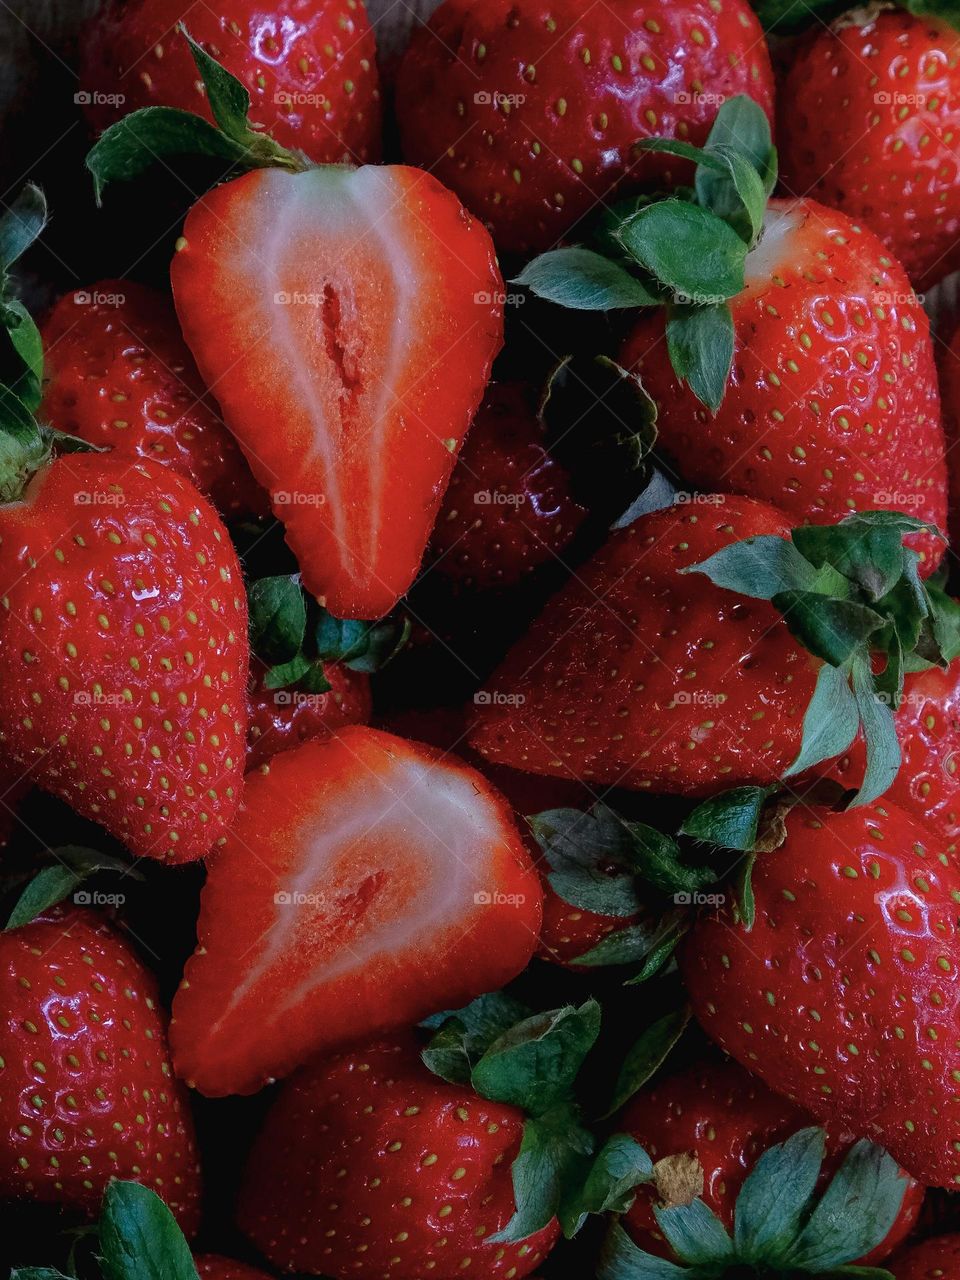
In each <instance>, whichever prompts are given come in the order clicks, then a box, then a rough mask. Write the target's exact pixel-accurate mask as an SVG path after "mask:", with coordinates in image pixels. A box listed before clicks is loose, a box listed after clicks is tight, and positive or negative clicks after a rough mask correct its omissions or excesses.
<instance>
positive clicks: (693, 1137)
mask: <svg viewBox="0 0 960 1280" xmlns="http://www.w3.org/2000/svg"><path fill="white" fill-rule="evenodd" d="M811 1123H812V1122H811V1120H810V1117H809V1116H808V1115H806V1114H805V1113H804V1112H803V1111H801V1110H800V1108H799V1107H795V1106H794V1105H793V1104H792V1103H790V1102H788V1101H786V1099H784V1098H781V1097H779V1096H778V1095H777V1094H775V1093H772V1092H771V1091H770V1090H769V1089H768V1088H767V1087H766V1085H764V1084H763V1083H762V1082H761V1081H760V1080H758V1079H757V1078H756V1076H753V1075H750V1074H749V1073H748V1072H746V1071H744V1070H743V1068H742V1067H739V1066H737V1064H736V1063H732V1062H729V1061H727V1062H724V1061H708V1062H704V1063H698V1064H697V1065H696V1066H694V1067H692V1068H690V1069H688V1070H687V1071H684V1072H682V1073H681V1074H679V1075H675V1076H670V1077H669V1078H667V1079H665V1080H663V1081H661V1082H660V1083H658V1084H656V1085H655V1086H653V1087H652V1088H647V1089H644V1090H643V1091H642V1092H641V1093H638V1094H637V1095H636V1096H635V1097H634V1098H633V1100H632V1101H631V1102H630V1104H629V1106H627V1107H626V1109H625V1110H624V1112H623V1113H622V1115H621V1116H620V1119H619V1121H618V1128H620V1129H622V1130H623V1131H624V1132H626V1133H629V1134H630V1135H631V1137H633V1138H635V1139H636V1141H637V1142H639V1143H640V1145H641V1146H642V1147H643V1149H644V1150H645V1151H646V1152H647V1154H648V1155H649V1156H650V1158H651V1160H653V1161H654V1164H655V1166H656V1164H657V1163H658V1162H659V1161H661V1160H667V1161H668V1162H669V1161H670V1160H671V1159H675V1158H676V1157H683V1156H687V1155H692V1156H694V1157H695V1158H696V1161H697V1164H698V1166H699V1174H700V1175H702V1179H703V1185H702V1190H701V1191H700V1193H699V1194H700V1199H701V1200H703V1202H704V1203H705V1204H706V1205H707V1206H708V1207H709V1208H710V1209H711V1210H712V1211H713V1212H714V1213H715V1214H716V1215H717V1216H718V1217H719V1219H720V1221H721V1222H722V1223H723V1225H724V1226H725V1227H726V1228H727V1229H728V1230H729V1229H730V1228H731V1227H732V1226H733V1221H734V1208H735V1204H736V1199H737V1195H738V1193H739V1191H740V1188H741V1186H742V1185H743V1182H744V1179H745V1178H746V1176H747V1174H748V1173H749V1172H750V1170H751V1169H752V1168H753V1166H754V1164H755V1163H756V1160H757V1158H758V1156H760V1154H761V1153H762V1152H763V1151H764V1150H766V1149H767V1148H768V1147H769V1146H771V1145H772V1144H773V1143H776V1142H782V1141H783V1140H784V1138H787V1137H789V1135H790V1134H792V1133H796V1132H797V1130H798V1129H803V1128H806V1127H807V1126H808V1125H810V1124H811ZM852 1141H853V1139H852V1138H851V1137H850V1136H849V1135H843V1134H831V1133H828V1135H827V1159H826V1161H825V1163H824V1170H823V1173H824V1178H823V1180H824V1181H825V1180H826V1178H827V1177H829V1176H830V1174H831V1173H833V1172H834V1171H835V1170H836V1169H837V1167H838V1166H839V1164H840V1163H841V1160H842V1159H843V1156H844V1155H845V1153H846V1152H847V1150H848V1149H849V1147H850V1146H851V1144H852ZM658 1181H659V1180H658ZM657 1193H658V1186H657V1183H654V1185H652V1186H645V1187H640V1188H639V1189H638V1193H637V1198H636V1200H635V1201H634V1203H633V1206H632V1208H631V1209H630V1210H629V1212H628V1213H627V1214H626V1215H625V1216H624V1219H623V1222H624V1225H625V1226H626V1228H627V1230H628V1232H629V1233H630V1235H631V1237H632V1238H633V1240H635V1241H636V1243H637V1244H639V1245H640V1246H641V1248H643V1249H645V1250H646V1251H647V1252H648V1253H654V1254H657V1255H658V1256H661V1257H665V1258H672V1257H673V1253H672V1250H671V1249H670V1246H669V1245H668V1244H667V1242H666V1241H665V1240H664V1237H663V1234H662V1232H661V1231H660V1229H659V1228H658V1226H657V1223H656V1219H655V1217H654V1214H653V1206H654V1204H655V1202H656V1200H657ZM922 1202H923V1187H921V1186H920V1185H919V1184H918V1183H917V1182H914V1181H913V1179H908V1186H907V1188H906V1191H905V1194H904V1199H903V1204H902V1206H901V1208H900V1213H899V1214H898V1216H897V1220H896V1223H895V1224H894V1226H893V1228H892V1229H891V1231H890V1233H889V1235H888V1236H887V1237H886V1239H885V1240H884V1241H883V1243H882V1244H881V1245H878V1246H877V1248H876V1249H874V1250H872V1251H871V1252H870V1253H869V1254H868V1255H867V1256H866V1257H864V1258H861V1259H859V1262H860V1263H861V1264H868V1263H876V1262H879V1261H880V1260H881V1259H882V1258H885V1257H886V1256H887V1254H889V1253H890V1252H891V1251H892V1250H893V1249H895V1248H896V1247H897V1245H898V1244H900V1243H901V1242H902V1241H903V1240H904V1239H905V1238H906V1237H907V1236H908V1235H909V1234H910V1232H911V1231H912V1230H913V1227H914V1225H915V1224H916V1220H917V1216H918V1214H919V1212H920V1206H921V1204H922Z"/></svg>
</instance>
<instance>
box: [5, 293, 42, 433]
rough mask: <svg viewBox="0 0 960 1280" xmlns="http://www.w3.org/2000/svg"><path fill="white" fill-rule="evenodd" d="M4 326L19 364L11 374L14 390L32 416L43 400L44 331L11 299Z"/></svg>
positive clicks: (12, 389) (11, 385)
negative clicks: (42, 334) (42, 333)
mask: <svg viewBox="0 0 960 1280" xmlns="http://www.w3.org/2000/svg"><path fill="white" fill-rule="evenodd" d="M4 324H5V326H6V330H7V337H8V338H9V340H10V346H11V348H12V350H13V357H14V363H15V367H14V368H13V369H11V371H10V375H11V376H10V389H11V391H13V392H14V393H15V394H16V395H17V396H18V397H19V398H20V399H21V400H22V401H23V403H24V405H25V406H26V408H27V409H28V410H29V411H30V412H31V413H36V411H37V409H39V407H40V401H41V400H42V399H43V339H42V338H41V337H40V330H39V329H38V328H37V326H36V324H35V322H34V319H33V316H31V314H30V312H29V311H28V310H27V309H26V307H25V306H24V305H23V303H22V302H21V301H20V300H19V299H18V298H8V299H7V300H6V302H5V303H4Z"/></svg>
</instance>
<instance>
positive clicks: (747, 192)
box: [639, 107, 768, 245]
mask: <svg viewBox="0 0 960 1280" xmlns="http://www.w3.org/2000/svg"><path fill="white" fill-rule="evenodd" d="M757 110H758V111H760V114H761V115H763V112H762V111H761V109H760V108H759V107H757ZM764 119H766V117H764ZM639 146H640V148H641V149H642V150H644V151H660V152H666V153H667V154H668V155H672V156H679V157H680V158H681V159H684V160H691V161H692V162H693V163H694V164H695V165H697V166H698V172H697V179H696V181H697V195H698V197H700V204H701V205H702V207H703V208H705V209H709V210H710V212H711V213H715V214H716V215H717V217H719V218H722V219H723V220H724V222H726V223H727V224H728V225H729V226H732V227H733V229H734V231H736V232H737V234H738V235H739V236H740V238H741V239H742V240H745V241H746V242H747V244H748V245H750V244H752V243H753V242H754V240H755V239H756V237H757V236H758V235H759V233H760V229H761V227H762V226H763V214H764V210H765V208H766V205H767V194H768V193H767V192H766V191H765V190H764V187H763V182H762V181H761V178H760V175H759V174H758V172H757V170H756V168H755V167H754V165H753V164H752V163H751V161H750V159H749V157H747V156H745V155H743V154H742V153H741V152H740V151H739V150H738V149H737V148H735V147H730V146H726V145H724V144H719V143H718V144H714V146H713V148H711V149H707V148H704V147H694V146H691V145H690V143H689V142H680V141H677V140H676V139H673V138H647V139H645V140H644V141H642V142H640V143H639ZM701 175H702V177H703V178H704V179H705V178H706V177H707V176H708V175H709V176H710V177H711V178H712V179H713V180H714V185H713V186H710V185H704V183H703V182H702V180H701ZM718 178H720V179H723V181H721V182H717V181H716V180H717V179H718ZM704 193H706V194H707V196H708V197H709V198H707V199H704V198H703V196H704ZM731 194H732V197H733V199H732V200H731ZM713 197H715V198H716V205H714V203H712V198H713Z"/></svg>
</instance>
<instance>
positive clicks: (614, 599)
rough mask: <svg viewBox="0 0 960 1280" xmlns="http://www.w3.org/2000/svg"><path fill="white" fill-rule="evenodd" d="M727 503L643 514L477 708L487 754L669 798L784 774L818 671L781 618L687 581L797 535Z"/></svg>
mask: <svg viewBox="0 0 960 1280" xmlns="http://www.w3.org/2000/svg"><path fill="white" fill-rule="evenodd" d="M717 497H718V500H717V501H713V502H711V503H707V504H704V505H697V506H691V505H685V506H674V507H669V508H667V509H665V510H663V511H658V512H655V513H654V514H652V515H649V516H644V517H641V518H640V519H639V520H637V521H636V522H635V523H634V524H632V525H630V526H629V527H628V528H626V529H624V530H622V531H620V532H617V533H615V534H614V535H613V536H612V537H611V538H610V539H609V540H608V542H607V543H606V544H605V546H603V547H602V548H601V549H600V551H599V552H597V554H596V555H595V556H594V557H593V559H592V560H590V561H589V562H588V563H587V564H586V565H584V566H583V567H582V568H581V569H580V570H579V571H578V573H577V575H576V577H575V578H573V579H571V581H570V582H569V583H568V584H567V586H566V587H564V589H563V590H562V591H561V592H559V594H558V595H556V596H554V598H553V599H552V600H551V601H550V602H549V603H548V605H547V607H546V609H545V610H544V612H543V613H542V614H541V615H540V617H539V618H538V619H537V620H536V621H535V623H534V624H533V626H532V627H531V629H530V631H529V632H528V633H527V635H526V636H525V637H524V638H523V639H522V640H521V641H520V642H519V643H518V644H517V645H516V646H515V647H514V649H513V650H511V652H510V653H509V654H508V655H507V657H506V659H505V661H504V663H503V665H502V666H501V667H500V669H499V670H498V671H496V672H494V674H493V675H492V676H491V677H490V679H489V680H488V681H487V682H486V688H485V693H486V694H487V695H488V697H489V702H488V703H487V704H486V705H482V706H476V707H474V708H472V710H473V712H474V713H475V715H474V725H475V727H474V729H473V732H472V733H471V735H470V739H469V740H470V743H471V745H472V746H473V747H474V748H475V749H476V750H477V751H479V752H480V754H481V755H482V756H484V757H485V758H486V759H487V760H488V761H490V762H492V763H495V764H505V765H509V766H511V767H512V768H514V769H523V770H527V771H529V772H532V773H543V774H553V775H557V776H559V777H566V778H573V779H575V780H582V781H583V782H584V783H586V784H587V785H591V784H595V783H605V784H610V785H617V786H626V787H632V788H635V789H639V790H646V789H649V790H651V791H658V792H669V793H671V794H674V793H686V794H690V795H706V794H709V793H710V792H711V791H718V790H724V789H726V788H728V787H733V786H737V785H740V784H747V783H758V784H767V783H770V782H773V781H775V780H776V779H778V778H779V777H780V775H781V773H782V772H783V770H784V769H785V768H786V767H787V765H789V764H790V763H791V762H792V760H794V759H795V758H796V755H797V752H798V751H799V748H800V738H801V726H802V720H803V712H804V710H805V708H806V706H807V704H808V702H809V700H810V696H811V694H812V692H813V687H814V683H815V681H816V672H817V665H818V664H817V661H816V660H815V659H814V658H812V657H811V656H810V654H808V653H807V652H806V651H805V650H803V649H802V648H801V647H800V646H799V644H798V643H797V642H796V641H795V640H793V638H792V637H791V636H790V634H789V633H788V631H787V629H786V626H785V624H784V623H783V622H782V621H780V620H779V617H778V615H777V614H776V611H775V610H774V609H773V606H772V605H770V604H768V603H767V602H765V601H759V600H747V599H744V598H743V597H741V596H737V595H735V594H733V593H731V592H729V591H724V590H722V589H721V588H719V587H715V586H713V585H712V584H711V583H710V581H709V580H708V579H707V578H706V577H704V576H703V575H701V574H687V575H681V574H680V573H679V572H678V570H680V569H683V568H685V567H687V566H689V565H692V564H696V563H698V562H701V561H703V560H705V559H707V558H708V557H709V556H710V555H712V554H713V553H714V552H715V551H718V550H719V549H720V547H722V546H726V545H728V544H729V543H731V542H735V541H738V540H740V539H742V538H746V537H750V536H753V535H756V534H775V535H779V536H780V537H785V536H788V524H787V521H786V519H785V517H784V516H783V515H782V514H781V513H780V512H778V511H776V510H774V508H772V507H769V506H767V505H766V504H765V503H760V502H753V501H751V500H750V499H748V498H734V497H727V498H724V497H723V496H722V495H718V496H717Z"/></svg>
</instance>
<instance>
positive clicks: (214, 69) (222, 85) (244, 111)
mask: <svg viewBox="0 0 960 1280" xmlns="http://www.w3.org/2000/svg"><path fill="white" fill-rule="evenodd" d="M178 31H179V32H180V34H181V35H182V36H183V38H184V39H185V40H186V42H187V44H188V45H189V46H190V53H191V54H192V56H193V61H194V63H195V65H196V68H197V70H198V71H199V72H200V78H201V79H202V80H203V86H204V89H205V91H206V97H207V101H208V102H209V103H210V110H211V111H212V112H213V118H214V120H216V122H217V124H218V125H219V126H220V129H221V130H222V132H223V133H224V134H226V136H227V137H228V138H232V139H233V141H234V142H239V143H240V144H241V145H243V146H247V145H248V144H249V141H250V134H251V132H252V131H251V129H250V125H249V122H248V120H247V116H248V114H249V112H250V94H249V93H248V92H247V90H246V86H245V85H243V84H242V83H241V82H240V81H239V80H238V79H237V77H236V76H234V75H231V74H230V72H229V71H227V69H226V67H222V66H221V65H220V63H219V62H217V61H216V59H215V58H211V57H210V55H209V53H207V51H206V50H205V49H204V48H203V46H202V45H200V44H197V42H196V40H194V39H193V37H192V36H191V35H190V33H189V31H188V30H187V28H186V27H185V26H184V24H183V23H182V22H181V23H178Z"/></svg>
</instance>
